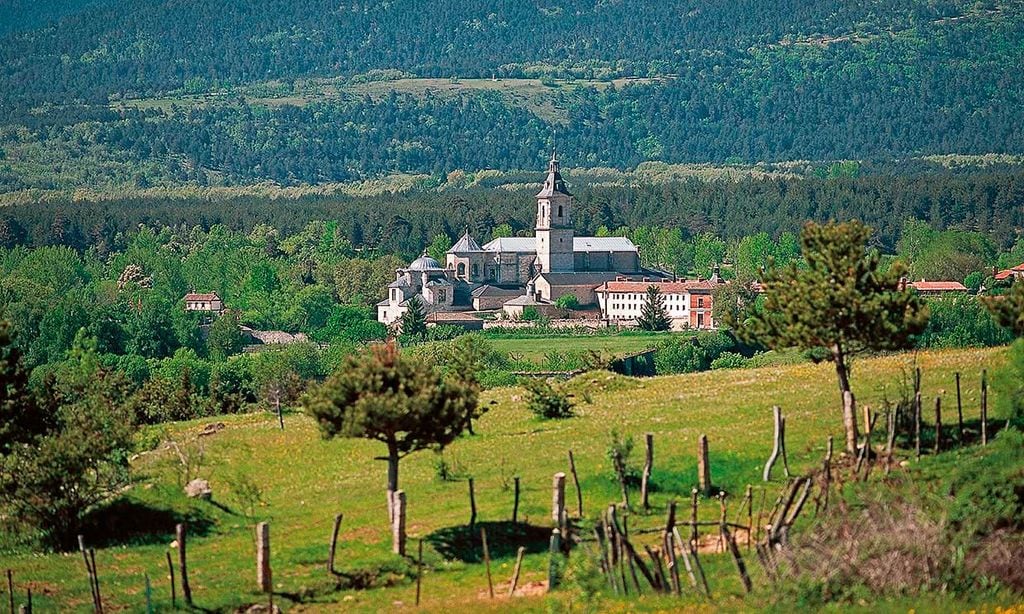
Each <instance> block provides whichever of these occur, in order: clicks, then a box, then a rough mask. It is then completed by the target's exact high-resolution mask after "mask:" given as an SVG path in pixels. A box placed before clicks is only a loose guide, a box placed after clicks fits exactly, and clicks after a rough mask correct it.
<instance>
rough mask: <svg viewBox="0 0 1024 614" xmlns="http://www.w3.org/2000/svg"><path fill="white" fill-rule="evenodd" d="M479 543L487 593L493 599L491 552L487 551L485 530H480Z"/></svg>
mask: <svg viewBox="0 0 1024 614" xmlns="http://www.w3.org/2000/svg"><path fill="white" fill-rule="evenodd" d="M480 543H481V545H482V546H483V549H484V569H486V570H487V592H488V593H490V595H491V599H494V582H493V581H492V580H491V551H490V550H488V549H487V530H486V529H484V528H483V527H481V528H480Z"/></svg>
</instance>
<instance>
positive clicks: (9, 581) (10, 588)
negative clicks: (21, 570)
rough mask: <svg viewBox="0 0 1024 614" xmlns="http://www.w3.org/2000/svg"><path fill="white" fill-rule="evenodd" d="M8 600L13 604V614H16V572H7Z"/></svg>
mask: <svg viewBox="0 0 1024 614" xmlns="http://www.w3.org/2000/svg"><path fill="white" fill-rule="evenodd" d="M7 598H8V600H9V601H10V603H11V614H14V572H13V571H12V570H10V569H8V570H7Z"/></svg>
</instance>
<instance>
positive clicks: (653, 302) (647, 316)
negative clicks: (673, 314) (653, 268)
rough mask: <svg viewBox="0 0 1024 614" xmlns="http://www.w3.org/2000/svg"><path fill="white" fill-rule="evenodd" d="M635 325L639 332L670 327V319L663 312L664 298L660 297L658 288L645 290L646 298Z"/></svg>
mask: <svg viewBox="0 0 1024 614" xmlns="http://www.w3.org/2000/svg"><path fill="white" fill-rule="evenodd" d="M636 325H637V327H638V328H640V329H641V330H650V331H660V330H668V329H669V328H671V327H672V318H670V317H669V315H668V312H667V311H665V297H664V296H662V295H661V290H659V289H658V286H650V287H648V288H647V297H646V298H645V299H644V304H643V306H642V307H641V308H640V317H639V318H638V319H637V321H636Z"/></svg>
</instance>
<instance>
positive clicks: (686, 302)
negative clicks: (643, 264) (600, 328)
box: [594, 275, 725, 330]
mask: <svg viewBox="0 0 1024 614" xmlns="http://www.w3.org/2000/svg"><path fill="white" fill-rule="evenodd" d="M723 283H725V282H723V281H722V280H720V279H719V278H718V276H717V275H715V276H713V277H712V278H711V279H707V280H686V281H643V280H641V281H628V280H625V279H617V280H615V281H609V282H605V283H604V284H602V285H601V286H599V287H598V288H596V289H595V290H594V292H595V294H597V297H598V301H599V303H600V306H601V318H602V319H603V320H605V321H606V322H607V323H608V324H610V325H626V326H631V325H633V324H635V323H636V321H637V319H638V318H639V317H640V313H641V311H642V310H643V307H644V304H645V303H646V302H647V289H648V288H650V287H651V286H655V287H656V288H658V289H659V290H661V296H662V298H663V299H664V303H665V312H666V313H668V315H669V317H670V318H672V329H673V330H687V329H696V330H711V329H714V328H717V323H716V322H715V320H714V317H713V316H712V313H713V310H714V297H713V296H712V293H713V292H714V290H715V288H717V287H719V286H721V285H722V284H723Z"/></svg>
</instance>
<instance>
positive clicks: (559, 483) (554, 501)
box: [551, 471, 566, 529]
mask: <svg viewBox="0 0 1024 614" xmlns="http://www.w3.org/2000/svg"><path fill="white" fill-rule="evenodd" d="M551 519H552V520H554V521H555V526H556V527H558V528H559V529H564V528H565V521H566V517H565V474H564V473H562V472H561V471H559V472H558V473H556V474H555V476H554V478H553V479H552V483H551Z"/></svg>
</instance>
